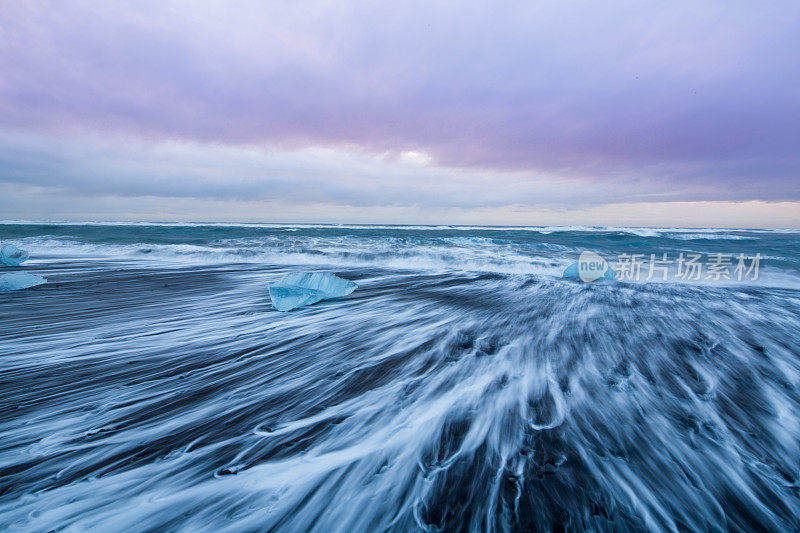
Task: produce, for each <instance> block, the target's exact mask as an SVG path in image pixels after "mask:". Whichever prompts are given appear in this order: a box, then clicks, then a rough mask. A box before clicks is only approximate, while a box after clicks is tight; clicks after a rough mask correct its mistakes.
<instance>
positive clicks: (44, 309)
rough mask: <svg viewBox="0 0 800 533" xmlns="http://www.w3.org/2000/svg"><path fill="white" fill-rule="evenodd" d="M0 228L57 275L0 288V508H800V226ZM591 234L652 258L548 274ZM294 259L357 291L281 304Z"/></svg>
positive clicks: (494, 514) (447, 524)
mask: <svg viewBox="0 0 800 533" xmlns="http://www.w3.org/2000/svg"><path fill="white" fill-rule="evenodd" d="M7 243H8V244H14V245H15V246H18V247H19V248H22V249H25V250H28V251H29V252H30V259H29V260H28V261H27V262H26V263H25V264H24V265H22V266H21V267H15V268H17V269H20V268H23V267H24V271H25V272H27V273H29V274H32V275H39V276H43V277H45V278H47V280H48V283H47V284H44V285H40V286H37V287H31V288H28V289H25V290H21V291H14V292H8V293H0V391H1V393H0V529H7V528H13V527H17V528H20V529H22V530H37V531H39V530H43V531H46V530H50V529H59V528H67V527H73V528H75V529H90V528H100V530H118V531H121V530H125V531H143V530H163V529H166V530H175V529H182V530H187V531H194V530H214V531H217V530H221V529H224V528H230V530H232V531H238V530H242V531H251V530H269V529H277V530H287V531H296V530H317V531H326V532H327V531H381V530H387V529H389V530H417V529H422V530H429V531H432V530H462V529H466V530H476V531H477V530H481V531H503V530H519V529H529V530H543V531H544V530H547V531H549V530H551V529H553V528H567V529H573V530H574V529H578V530H581V529H593V530H654V531H655V530H665V529H690V530H709V529H711V530H714V529H721V530H724V529H740V530H755V529H759V528H767V529H771V530H797V529H798V528H800V521H799V520H798V516H800V499H799V498H798V489H799V488H800V471H799V469H800V466H798V465H800V389H798V387H800V232H797V231H789V230H727V229H726V230H708V229H676V228H662V229H653V228H634V229H630V228H591V227H574V228H561V227H528V228H518V227H506V228H498V227H451V226H361V225H339V226H332V225H279V224H271V225H269V224H264V225H256V224H251V225H236V224H181V225H171V224H143V223H139V224H69V223H60V224H53V223H49V224H36V223H27V224H15V223H5V224H0V244H7ZM583 252H591V253H593V254H596V255H597V256H600V257H601V258H603V259H604V260H607V261H608V262H609V265H610V266H611V267H612V268H613V269H614V271H615V272H617V273H624V272H625V271H626V268H620V266H623V267H624V263H625V260H626V258H627V259H630V258H631V257H635V258H636V259H637V260H639V261H640V262H641V275H640V276H637V277H636V278H635V279H634V278H633V277H632V276H630V277H628V278H624V276H621V279H615V280H609V279H598V280H597V281H593V282H590V283H586V282H583V281H581V280H580V279H575V277H574V276H573V277H572V278H564V277H562V276H563V274H564V271H565V269H567V268H568V267H569V266H570V265H573V264H575V263H576V261H578V259H579V257H580V255H581V253H583ZM664 254H666V259H667V260H668V261H673V263H670V265H669V267H668V268H667V269H666V270H664V271H660V270H659V271H656V272H655V274H654V275H652V276H650V279H647V278H648V274H650V268H649V266H650V260H651V259H655V260H659V259H661V258H663V257H664ZM681 254H683V257H684V259H686V260H688V259H689V258H690V257H692V256H700V257H701V259H700V261H701V262H702V264H703V265H704V267H705V270H704V271H703V272H702V273H701V275H700V276H699V277H698V279H693V276H689V277H688V278H687V276H686V275H685V272H684V276H683V277H681V276H680V272H678V270H679V268H678V259H679V258H680V257H681ZM716 254H722V256H724V257H725V258H726V259H727V260H729V261H730V264H729V265H727V264H726V266H728V268H727V272H728V278H725V277H724V276H720V277H719V279H714V276H713V275H712V276H710V277H708V274H707V272H708V269H709V268H710V265H711V264H713V263H714V262H715V258H716ZM740 256H741V257H742V258H743V259H744V260H745V261H746V266H747V267H752V266H753V265H752V263H753V261H752V258H754V257H759V258H760V259H759V264H758V272H757V274H756V272H754V271H753V269H750V272H749V273H748V272H747V271H739V272H738V274H743V275H741V276H739V275H737V274H736V272H735V268H736V266H737V262H738V258H739V257H740ZM593 257H594V256H593ZM683 266H685V264H684V265H683ZM15 271H16V270H15ZM297 271H304V272H308V271H327V272H334V273H336V274H337V275H339V276H340V277H342V278H344V279H348V280H353V281H354V282H356V283H357V284H358V287H359V289H358V290H357V291H355V292H353V293H352V294H350V295H348V296H346V297H344V298H340V299H336V300H330V301H323V302H320V303H317V304H316V305H314V306H311V307H305V308H301V309H296V310H294V311H292V312H290V313H281V312H278V311H276V310H275V309H274V308H273V307H272V305H271V301H270V297H269V290H268V287H269V285H270V284H274V283H276V282H278V280H280V279H281V278H282V277H283V276H284V275H285V274H287V273H290V272H297ZM622 278H624V279H622ZM738 278H741V279H738Z"/></svg>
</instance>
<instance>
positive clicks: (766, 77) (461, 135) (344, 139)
mask: <svg viewBox="0 0 800 533" xmlns="http://www.w3.org/2000/svg"><path fill="white" fill-rule="evenodd" d="M264 4H265V3H263V2H248V1H237V2H223V1H218V2H211V1H207V2H201V3H197V2H179V1H173V2H154V1H153V2H149V1H142V2H131V3H126V2H122V3H113V4H112V3H97V2H80V1H71V2H56V1H53V2H43V1H36V2H21V1H10V2H6V3H3V4H2V6H0V72H2V75H1V76H0V128H2V130H3V131H4V133H3V135H2V136H0V158H1V159H0V163H1V164H2V165H3V168H2V169H0V180H2V181H5V182H7V183H22V184H26V185H37V186H50V187H53V186H60V187H65V188H67V189H70V190H73V191H83V192H85V193H87V194H88V193H92V192H94V193H97V194H119V195H137V194H139V195H156V196H163V197H171V196H174V197H181V196H185V197H202V198H223V199H224V198H229V197H234V198H236V197H248V198H252V197H253V196H256V197H259V196H269V197H270V198H276V197H277V198H283V199H285V200H287V201H292V202H298V201H303V198H297V194H298V192H297V189H298V184H300V186H302V187H307V188H308V192H307V193H306V194H307V196H306V197H305V200H306V201H324V202H329V203H337V204H348V205H397V204H408V205H411V204H423V205H430V206H437V205H441V206H455V207H480V206H481V205H483V206H487V207H494V206H501V205H512V204H522V205H531V206H535V205H573V206H581V205H589V204H602V203H613V202H632V201H645V200H650V201H652V200H682V201H687V200H690V201H691V200H697V201H700V200H719V201H747V200H767V201H778V200H781V201H797V200H800V54H797V53H795V52H794V50H797V49H798V48H800V37H798V36H800V6H798V4H796V3H795V2H790V1H776V2H769V3H762V4H760V5H755V4H753V3H752V2H741V1H725V2H714V1H711V2H695V1H677V2H670V3H660V2H619V1H612V2H602V3H597V2H572V1H566V2H565V1H537V2H502V1H501V2H434V3H431V2H416V3H415V2H404V3H398V4H396V5H395V6H394V7H390V6H387V5H386V4H385V3H378V2H274V3H270V5H264ZM98 138H103V139H105V140H104V141H102V142H100V141H98ZM65 139H68V141H65ZM65 142H68V143H71V144H69V145H68V146H67V144H65ZM142 146H146V148H142ZM181 146H183V148H179V147H181ZM186 147H190V148H186ZM181 150H183V152H181ZM84 152H86V154H88V155H89V156H90V157H89V158H82V157H81V156H82V154H83V153H84ZM176 152H180V154H178V155H176ZM411 153H416V154H420V156H419V158H418V161H412V159H414V156H411V155H409V154H411ZM203 154H206V157H203ZM247 154H249V155H247ZM131 158H134V160H131ZM304 161H305V162H306V163H307V164H305V165H304V164H303V162H304ZM419 163H421V164H419ZM242 165H244V166H242ZM415 165H416V166H415ZM59 169H60V171H59ZM276 169H277V170H276ZM239 170H241V172H239V173H237V171H239ZM459 191H461V192H459Z"/></svg>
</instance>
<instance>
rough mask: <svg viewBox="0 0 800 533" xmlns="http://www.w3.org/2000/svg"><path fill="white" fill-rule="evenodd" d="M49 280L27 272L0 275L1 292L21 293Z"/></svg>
mask: <svg viewBox="0 0 800 533" xmlns="http://www.w3.org/2000/svg"><path fill="white" fill-rule="evenodd" d="M45 283H47V280H46V279H44V278H43V277H42V276H37V275H36V274H27V273H25V272H12V273H10V274H0V292H4V291H19V290H22V289H29V288H31V287H36V286H37V285H43V284H45Z"/></svg>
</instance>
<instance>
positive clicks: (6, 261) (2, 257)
mask: <svg viewBox="0 0 800 533" xmlns="http://www.w3.org/2000/svg"><path fill="white" fill-rule="evenodd" d="M26 259H28V252H26V251H25V250H20V249H19V248H17V247H16V246H14V245H13V244H6V245H5V246H3V248H2V249H0V263H1V264H3V265H6V266H11V267H13V266H19V265H21V264H22V263H23V262H24V261H25V260H26Z"/></svg>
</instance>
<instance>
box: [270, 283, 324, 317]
mask: <svg viewBox="0 0 800 533" xmlns="http://www.w3.org/2000/svg"><path fill="white" fill-rule="evenodd" d="M269 297H270V298H272V305H274V306H275V309H277V310H278V311H291V310H292V309H295V308H297V307H302V306H304V305H311V304H315V303H317V302H319V301H320V300H324V299H325V293H323V292H320V291H315V290H314V289H305V288H303V287H291V286H290V287H282V286H280V285H272V286H271V287H270V288H269Z"/></svg>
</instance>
